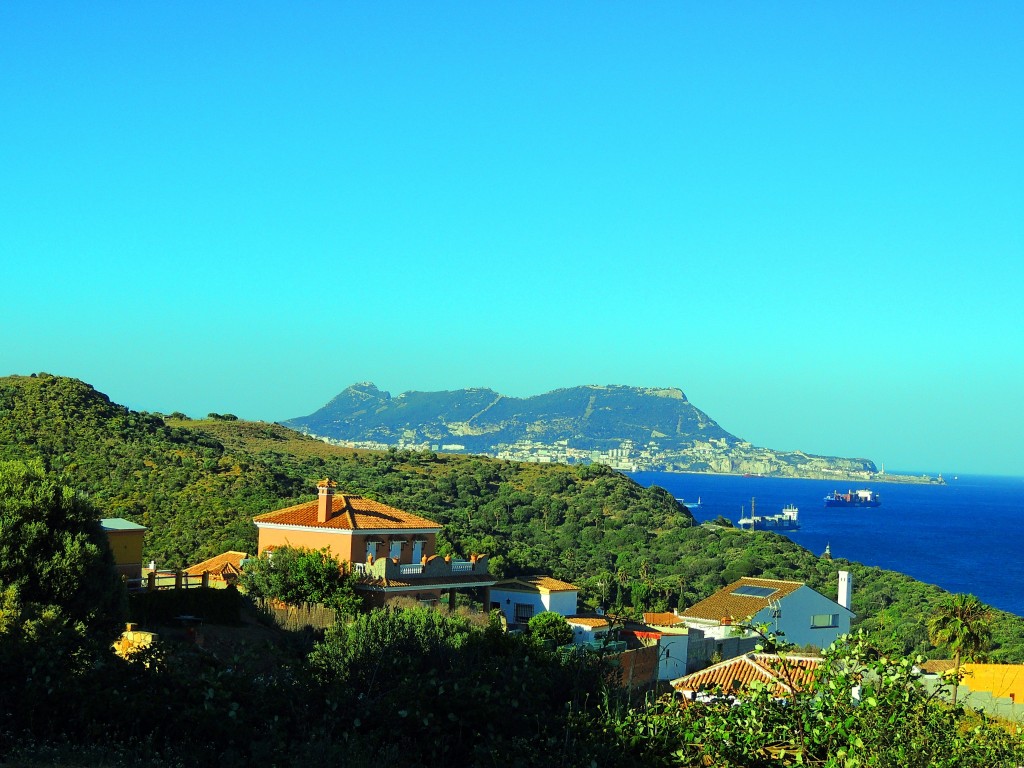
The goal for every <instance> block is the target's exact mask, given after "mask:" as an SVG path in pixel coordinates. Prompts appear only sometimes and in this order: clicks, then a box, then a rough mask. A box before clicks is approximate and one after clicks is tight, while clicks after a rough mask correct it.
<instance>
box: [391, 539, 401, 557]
mask: <svg viewBox="0 0 1024 768" xmlns="http://www.w3.org/2000/svg"><path fill="white" fill-rule="evenodd" d="M388 557H390V558H392V559H393V560H401V559H402V542H401V541H395V540H394V539H392V540H391V551H390V552H389V553H388Z"/></svg>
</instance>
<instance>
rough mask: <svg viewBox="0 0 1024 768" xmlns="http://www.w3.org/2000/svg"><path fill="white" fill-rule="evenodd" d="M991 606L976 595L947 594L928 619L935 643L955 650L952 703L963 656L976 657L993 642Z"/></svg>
mask: <svg viewBox="0 0 1024 768" xmlns="http://www.w3.org/2000/svg"><path fill="white" fill-rule="evenodd" d="M991 623H992V610H991V609H990V608H989V607H988V606H987V605H985V604H984V603H982V602H981V601H980V600H979V599H978V598H977V597H975V596H974V595H947V596H946V597H945V598H943V600H942V602H940V603H939V606H938V610H937V611H936V612H935V614H934V615H933V616H932V617H931V618H930V619H928V637H929V639H930V640H931V642H932V645H934V646H936V647H938V646H939V645H941V644H943V643H944V644H946V645H948V646H949V649H950V650H951V651H953V667H954V670H955V672H956V682H955V683H954V685H953V704H954V705H956V694H957V688H958V686H959V685H960V662H961V659H967V660H968V661H970V660H972V659H974V658H976V657H977V656H978V655H979V654H980V653H981V652H982V651H984V650H986V649H987V648H988V646H989V643H991V642H992V627H991Z"/></svg>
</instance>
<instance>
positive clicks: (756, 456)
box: [314, 433, 875, 480]
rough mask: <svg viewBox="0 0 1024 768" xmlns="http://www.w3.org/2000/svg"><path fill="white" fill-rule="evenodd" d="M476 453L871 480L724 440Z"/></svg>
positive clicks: (631, 467)
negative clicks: (687, 444)
mask: <svg viewBox="0 0 1024 768" xmlns="http://www.w3.org/2000/svg"><path fill="white" fill-rule="evenodd" d="M314 436H315V437H318V438H319V439H320V440H323V441H324V442H326V443H330V444H331V445H339V446H344V447H347V448H361V449H365V450H377V451H386V450H388V449H389V448H397V449H398V450H409V451H435V452H441V453H464V452H467V449H466V446H465V445H463V444H461V443H433V442H429V441H424V440H420V439H417V437H416V434H415V433H413V434H412V435H411V436H409V437H402V438H400V439H399V440H398V441H397V442H396V443H383V442H377V441H372V440H335V439H333V438H329V437H322V436H319V435H314ZM476 453H477V454H478V455H481V456H489V457H491V458H496V459H501V460H504V461H524V462H533V463H537V464H605V465H607V466H609V467H611V468H612V469H615V470H618V471H620V472H646V471H659V472H715V473H723V474H729V473H732V474H752V475H768V476H777V477H820V478H824V479H837V480H870V479H871V478H873V477H875V473H873V472H868V471H857V470H854V469H851V468H850V467H848V466H836V465H835V464H834V463H832V462H833V461H834V460H830V459H829V458H828V457H822V456H812V455H810V454H805V453H803V452H801V451H793V452H791V453H788V454H779V453H778V452H777V451H772V450H771V449H768V448H759V447H757V446H755V445H752V444H751V443H748V442H746V441H739V442H734V443H731V444H730V443H729V442H728V441H727V440H726V439H725V438H710V439H708V440H694V441H693V443H692V444H691V445H689V446H688V447H685V448H680V447H678V446H677V445H676V446H672V447H668V446H666V445H664V444H662V443H660V442H659V441H658V440H657V439H652V440H649V441H648V442H646V443H643V444H638V443H636V442H635V441H633V440H628V439H625V440H620V441H618V446H617V447H613V448H600V449H594V448H587V447H580V446H574V445H573V444H572V442H571V441H569V440H555V441H554V442H550V443H549V442H543V441H540V440H533V439H526V438H524V439H522V440H516V441H515V442H512V443H498V444H497V445H495V446H494V450H491V451H478V452H476Z"/></svg>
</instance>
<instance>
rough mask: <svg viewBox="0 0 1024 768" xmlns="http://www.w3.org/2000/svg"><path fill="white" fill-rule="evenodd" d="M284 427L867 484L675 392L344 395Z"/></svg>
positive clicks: (842, 460)
mask: <svg viewBox="0 0 1024 768" xmlns="http://www.w3.org/2000/svg"><path fill="white" fill-rule="evenodd" d="M281 424H283V425H284V426H288V427H291V428H293V429H297V430H299V431H302V432H305V433H307V434H310V435H313V436H316V437H320V438H326V439H328V440H330V441H336V442H340V443H342V444H347V445H353V446H358V447H373V448H387V447H391V446H394V447H398V448H417V449H421V450H424V449H426V450H435V451H436V450H441V451H445V452H453V453H473V454H481V455H487V456H496V457H498V458H509V459H516V460H526V461H529V460H537V461H565V462H567V463H577V462H583V463H586V462H589V461H600V462H602V463H607V464H610V465H611V466H613V467H615V468H617V469H625V470H638V469H644V470H648V469H650V470H666V471H684V472H685V471H689V472H714V473H738V474H758V475H766V476H774V477H823V478H831V479H863V480H868V479H873V478H877V477H878V476H879V473H878V470H877V467H876V466H875V463H874V462H873V461H871V460H870V459H866V458H847V457H840V456H821V455H816V454H812V453H807V452H805V451H777V450H773V449H770V448H764V447H758V446H754V445H752V444H751V443H749V442H748V441H746V440H744V439H742V438H740V437H738V436H736V435H734V434H732V433H730V432H728V431H727V430H725V429H723V428H722V427H721V426H720V425H719V424H718V422H717V421H715V420H714V419H713V418H712V417H711V416H709V415H708V414H707V413H705V412H704V411H702V410H701V409H699V408H697V407H696V406H695V405H693V403H691V402H690V400H689V399H688V398H687V397H686V394H685V392H684V391H683V390H682V389H681V388H678V387H637V386H629V385H624V384H609V385H597V384H587V385H580V386H576V387H563V388H560V389H555V390H552V391H550V392H546V393H543V394H539V395H532V396H529V397H524V398H520V397H511V396H508V395H503V394H501V393H500V392H497V391H495V390H493V389H490V388H487V387H475V388H466V389H459V390H448V391H439V392H423V391H417V390H410V391H407V392H402V393H400V394H398V395H392V394H391V393H390V392H387V391H386V390H381V389H379V388H378V387H377V386H376V385H374V384H373V383H372V382H360V383H357V384H353V385H351V386H349V387H346V388H345V389H344V390H342V391H341V392H340V393H339V394H338V395H336V396H335V397H334V398H332V399H331V400H330V401H329V402H328V403H327V404H326V405H324V406H323V407H322V408H320V409H318V410H316V411H314V412H313V413H311V414H309V415H308V416H300V417H295V418H292V419H288V420H286V421H282V422H281Z"/></svg>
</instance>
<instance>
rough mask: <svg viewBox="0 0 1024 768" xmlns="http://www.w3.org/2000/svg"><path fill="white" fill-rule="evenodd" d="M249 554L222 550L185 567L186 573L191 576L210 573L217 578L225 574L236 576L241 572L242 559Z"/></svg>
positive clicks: (231, 576)
mask: <svg viewBox="0 0 1024 768" xmlns="http://www.w3.org/2000/svg"><path fill="white" fill-rule="evenodd" d="M248 556H249V555H248V554H246V553H245V552H234V551H229V552H222V553H221V554H219V555H217V556H215V557H211V558H210V559H209V560H203V562H201V563H196V564H195V565H193V566H189V567H188V568H186V569H185V573H187V574H188V575H189V576H202V575H203V574H204V573H209V574H210V575H211V576H213V577H215V578H218V577H219V578H222V579H223V578H224V577H225V576H228V577H230V578H234V577H237V576H238V574H239V573H240V572H241V570H242V561H243V560H245V559H246V558H247V557H248Z"/></svg>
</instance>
